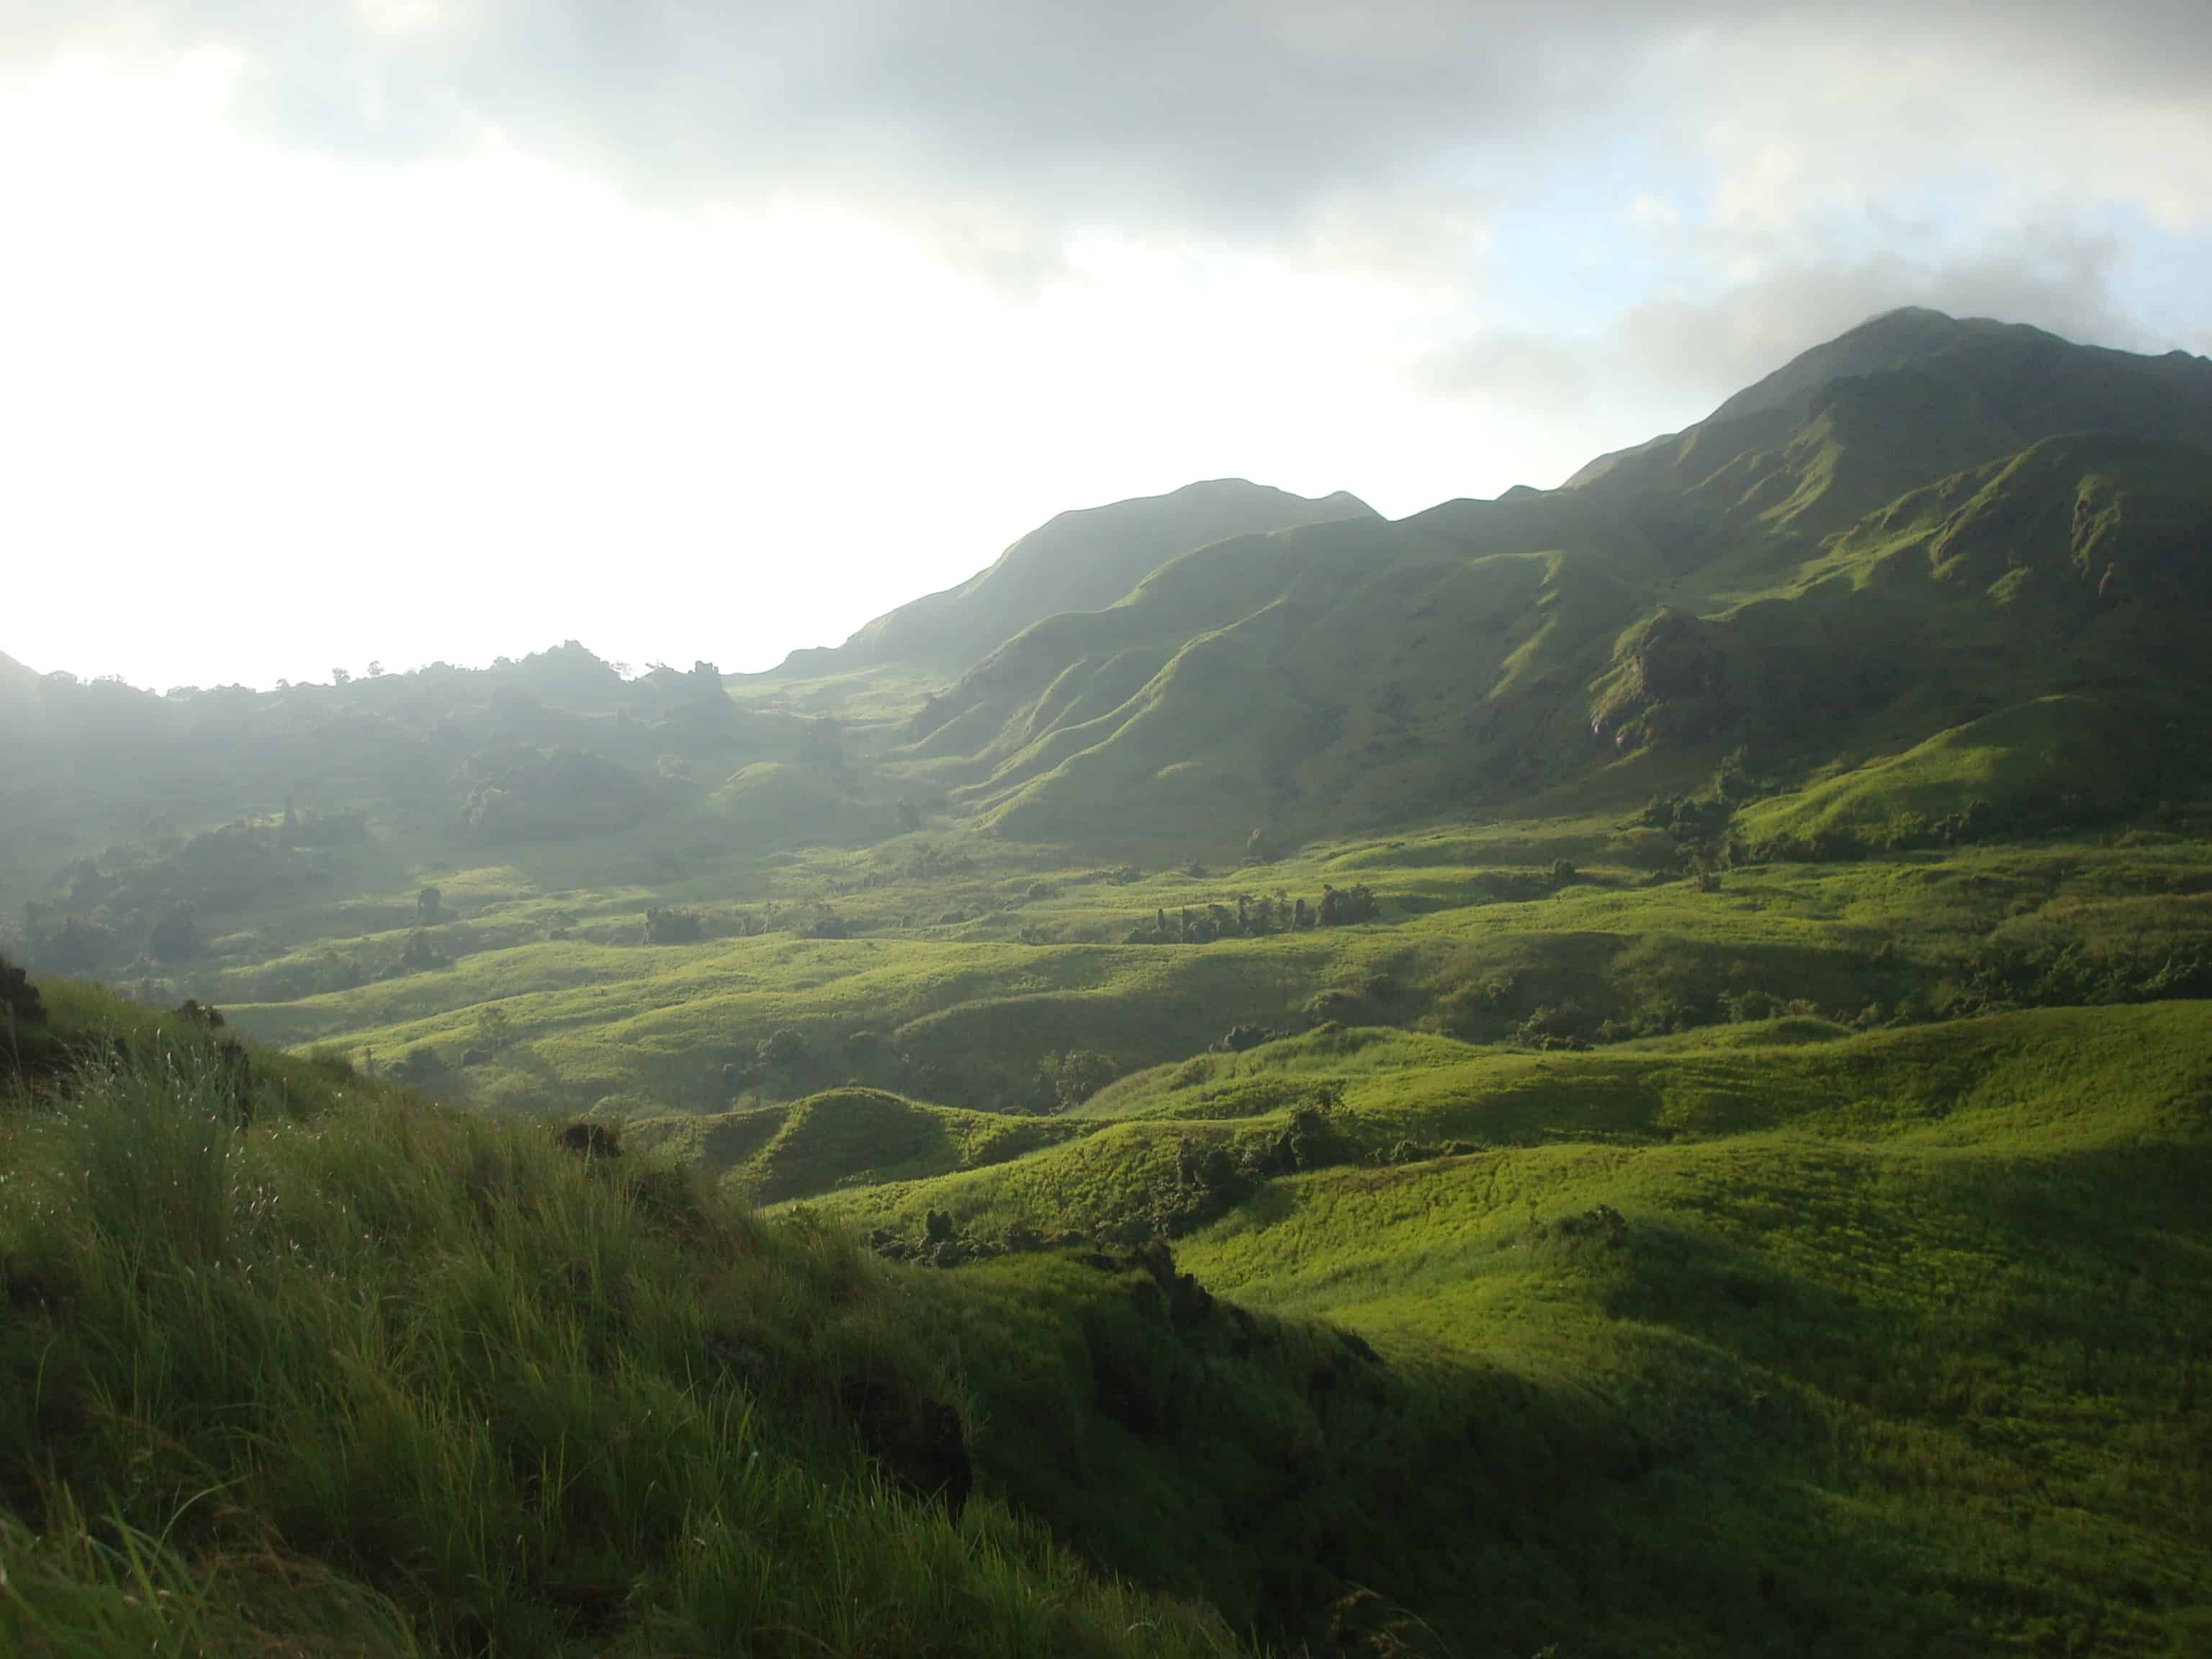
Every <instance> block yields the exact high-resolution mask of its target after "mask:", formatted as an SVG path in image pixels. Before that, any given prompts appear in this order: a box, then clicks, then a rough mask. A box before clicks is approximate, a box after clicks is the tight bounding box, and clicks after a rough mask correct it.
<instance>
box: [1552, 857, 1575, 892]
mask: <svg viewBox="0 0 2212 1659" xmlns="http://www.w3.org/2000/svg"><path fill="white" fill-rule="evenodd" d="M1574 879H1575V866H1574V865H1573V864H1572V863H1571V861H1569V860H1566V859H1554V860H1552V885H1553V886H1554V887H1565V885H1566V884H1568V883H1569V882H1571V881H1572V880H1574Z"/></svg>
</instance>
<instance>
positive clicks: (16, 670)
mask: <svg viewBox="0 0 2212 1659" xmlns="http://www.w3.org/2000/svg"><path fill="white" fill-rule="evenodd" d="M38 678H39V676H38V672H37V671H36V670H35V669H31V668H26V667H25V666H24V665H22V664H21V663H19V662H17V661H16V660H15V659H14V658H13V657H11V656H9V654H8V653H6V652H4V651H0V692H5V691H9V690H13V689H15V688H16V687H18V686H27V685H33V684H37V682H38Z"/></svg>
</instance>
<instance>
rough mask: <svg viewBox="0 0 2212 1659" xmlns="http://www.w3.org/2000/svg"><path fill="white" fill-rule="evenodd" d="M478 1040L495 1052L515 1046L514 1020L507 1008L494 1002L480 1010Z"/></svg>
mask: <svg viewBox="0 0 2212 1659" xmlns="http://www.w3.org/2000/svg"><path fill="white" fill-rule="evenodd" d="M477 1042H478V1044H480V1045H481V1046H482V1047H483V1048H489V1049H490V1050H491V1051H492V1053H494V1054H498V1053H500V1052H501V1050H503V1049H506V1048H512V1047H513V1046H514V1022H513V1020H512V1019H509V1018H507V1010H506V1009H504V1008H501V1007H500V1006H497V1005H496V1004H494V1005H492V1006H489V1007H486V1008H483V1009H482V1010H481V1011H479V1012H478V1013H477Z"/></svg>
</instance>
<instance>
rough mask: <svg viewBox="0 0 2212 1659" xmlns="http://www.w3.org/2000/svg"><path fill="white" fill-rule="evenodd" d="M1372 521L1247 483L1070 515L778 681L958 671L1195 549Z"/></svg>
mask: <svg viewBox="0 0 2212 1659" xmlns="http://www.w3.org/2000/svg"><path fill="white" fill-rule="evenodd" d="M1374 517H1375V510H1374V509H1373V508H1372V507H1369V506H1368V505H1367V504H1366V503H1365V502H1364V501H1360V500H1359V499H1358V497H1356V496H1353V495H1347V494H1346V493H1345V492H1343V491H1342V490H1339V491H1338V492H1337V493H1336V494H1334V495H1326V496H1322V497H1319V498H1317V499H1312V500H1310V499H1308V498H1307V497H1305V496H1303V495H1291V494H1290V493H1289V492H1288V491H1286V490H1281V489H1270V488H1268V487H1267V486H1266V485H1264V484H1254V483H1246V482H1245V481H1244V480H1243V479H1242V478H1218V479H1215V480H1213V481H1212V482H1210V483H1194V484H1186V485H1185V486H1184V487H1183V488H1182V489H1178V490H1176V491H1173V492H1172V493H1171V494H1169V495H1152V496H1146V497H1143V498H1141V499H1139V500H1134V501H1116V502H1114V503H1113V504H1111V505H1110V506H1106V507H1086V508H1084V509H1081V510H1079V511H1076V512H1070V513H1061V514H1060V515H1059V516H1058V517H1057V518H1055V519H1054V520H1052V521H1051V522H1050V523H1048V524H1046V525H1044V526H1041V527H1040V528H1038V529H1036V530H1033V531H1031V532H1030V533H1029V534H1028V535H1026V536H1024V537H1023V538H1021V539H1020V540H1019V541H1018V542H1016V543H1015V544H1013V545H1012V547H1009V548H1008V549H1007V550H1006V551H1005V552H1004V553H1003V554H1001V555H1000V556H999V559H998V562H996V563H994V564H993V565H992V566H991V567H990V568H988V569H986V570H983V571H981V572H979V573H978V574H976V575H975V576H974V577H972V578H970V579H969V580H967V581H965V582H963V583H962V584H961V585H960V586H957V587H954V588H948V589H946V590H945V592H941V593H933V594H931V595H929V596H928V597H927V598H926V599H916V600H915V601H913V602H912V603H911V604H908V605H901V606H900V607H899V608H898V609H897V610H896V611H890V612H887V613H886V614H884V616H881V617H877V618H876V619H875V620H874V621H873V622H872V623H868V624H867V626H866V627H865V628H863V629H860V631H859V632H858V633H856V634H854V635H853V637H852V638H851V639H849V640H848V641H845V643H844V644H843V645H842V646H838V647H834V648H831V649H827V650H814V651H799V652H794V653H793V654H792V656H791V657H790V658H789V659H787V661H786V662H785V663H784V664H783V665H782V666H781V668H780V669H778V670H777V671H776V672H777V674H778V675H780V676H783V677H787V678H788V677H806V676H817V675H829V674H838V673H843V672H847V671H851V670H853V669H856V668H865V667H872V666H876V665H881V664H885V663H904V664H910V665H920V666H922V667H925V668H928V669H932V670H934V671H939V672H942V673H947V674H954V673H958V672H959V671H961V670H963V669H964V668H966V667H967V666H969V665H970V664H971V663H974V662H975V661H976V660H978V659H981V658H982V657H984V656H986V655H987V654H988V653H990V651H991V650H992V649H993V647H995V646H997V645H998V644H999V643H1000V641H1003V640H1006V639H1010V638H1012V636H1013V635H1016V634H1018V633H1020V632H1021V631H1022V629H1024V628H1027V627H1028V626H1029V625H1030V623H1035V622H1039V621H1042V619H1043V618H1045V617H1050V616H1055V615H1057V614H1059V613H1060V612H1061V611H1096V610H1098V609H1100V608H1101V607H1103V606H1105V605H1111V604H1113V603H1114V601H1115V600H1116V599H1120V598H1121V596H1122V595H1123V594H1124V593H1127V592H1128V591H1129V590H1130V589H1131V588H1133V587H1134V586H1136V585H1137V584H1138V583H1139V582H1140V581H1142V580H1144V579H1145V577H1146V576H1147V575H1149V574H1151V573H1152V571H1153V570H1155V569H1157V568H1158V567H1159V566H1160V565H1162V564H1164V563H1165V562H1167V561H1168V560H1170V559H1172V558H1174V557H1175V556H1176V555H1177V554H1180V553H1185V552H1188V551H1189V550H1191V549H1193V548H1195V547H1203V546H1205V545H1206V544H1207V543H1209V542H1218V541H1221V540H1224V539H1225V538H1229V537H1231V536H1242V535H1247V534H1250V533H1253V532H1264V531H1269V530H1279V529H1284V528H1286V527H1288V526H1292V525H1301V524H1320V523H1326V522H1328V521H1329V520H1337V519H1372V518H1374Z"/></svg>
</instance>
